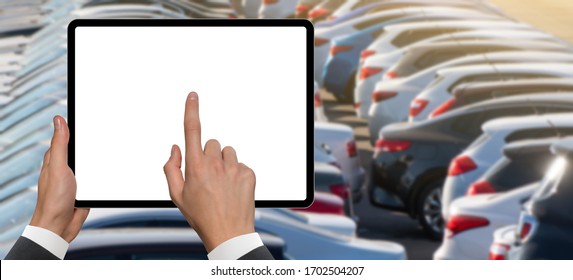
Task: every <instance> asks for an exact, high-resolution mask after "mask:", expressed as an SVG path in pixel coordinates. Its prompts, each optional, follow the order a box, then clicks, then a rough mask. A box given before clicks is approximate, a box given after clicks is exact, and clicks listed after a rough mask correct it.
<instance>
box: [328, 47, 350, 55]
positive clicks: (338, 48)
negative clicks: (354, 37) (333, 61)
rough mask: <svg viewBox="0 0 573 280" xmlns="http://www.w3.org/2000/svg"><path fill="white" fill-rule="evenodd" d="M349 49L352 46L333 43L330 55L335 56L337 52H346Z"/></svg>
mask: <svg viewBox="0 0 573 280" xmlns="http://www.w3.org/2000/svg"><path fill="white" fill-rule="evenodd" d="M351 49H352V46H344V45H340V46H336V45H334V46H332V47H330V55H331V56H335V55H337V54H339V53H342V52H347V51H349V50H351Z"/></svg>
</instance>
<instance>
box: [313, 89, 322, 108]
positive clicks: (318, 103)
mask: <svg viewBox="0 0 573 280" xmlns="http://www.w3.org/2000/svg"><path fill="white" fill-rule="evenodd" d="M320 106H322V100H321V99H320V95H319V94H318V93H315V94H314V107H316V108H318V107H320Z"/></svg>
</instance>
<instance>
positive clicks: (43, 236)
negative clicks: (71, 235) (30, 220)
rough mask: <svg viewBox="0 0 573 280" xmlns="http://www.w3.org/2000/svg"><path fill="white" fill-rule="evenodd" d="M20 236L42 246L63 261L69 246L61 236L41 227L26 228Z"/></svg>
mask: <svg viewBox="0 0 573 280" xmlns="http://www.w3.org/2000/svg"><path fill="white" fill-rule="evenodd" d="M22 236H23V237H26V238H28V239H30V240H32V241H34V242H35V243H36V244H38V245H40V246H42V247H43V248H44V249H46V250H48V251H49V252H50V253H52V254H53V255H54V256H56V257H58V258H59V259H60V260H61V259H64V257H65V256H66V252H67V251H68V247H69V246H70V244H68V242H66V240H64V239H63V238H62V237H61V236H59V235H57V234H55V233H53V232H51V231H49V230H47V229H44V228H41V227H35V226H30V225H29V226H26V228H25V229H24V232H23V233H22Z"/></svg>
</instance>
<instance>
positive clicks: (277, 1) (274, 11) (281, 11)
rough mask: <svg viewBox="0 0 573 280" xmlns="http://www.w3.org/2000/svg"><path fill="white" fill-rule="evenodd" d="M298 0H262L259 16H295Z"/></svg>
mask: <svg viewBox="0 0 573 280" xmlns="http://www.w3.org/2000/svg"><path fill="white" fill-rule="evenodd" d="M297 3H298V0H262V4H261V6H260V7H259V18H288V17H291V18H292V17H294V12H295V9H296V5H297Z"/></svg>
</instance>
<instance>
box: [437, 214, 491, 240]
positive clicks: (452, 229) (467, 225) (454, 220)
mask: <svg viewBox="0 0 573 280" xmlns="http://www.w3.org/2000/svg"><path fill="white" fill-rule="evenodd" d="M487 225H489V221H488V219H486V218H482V217H476V216H466V215H459V216H452V217H451V218H450V219H449V220H448V223H447V224H446V229H447V230H448V232H447V234H446V237H447V238H450V237H452V236H454V235H456V234H458V233H460V232H463V231H466V230H469V229H474V228H478V227H485V226H487Z"/></svg>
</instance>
